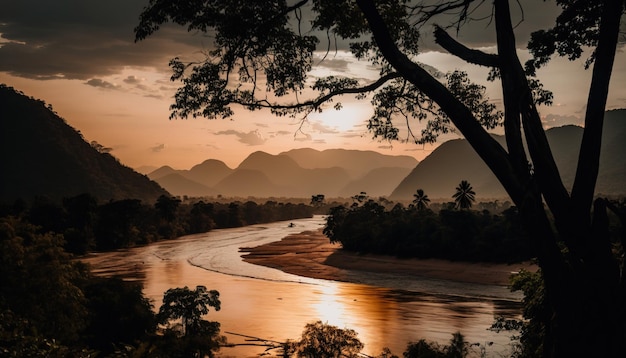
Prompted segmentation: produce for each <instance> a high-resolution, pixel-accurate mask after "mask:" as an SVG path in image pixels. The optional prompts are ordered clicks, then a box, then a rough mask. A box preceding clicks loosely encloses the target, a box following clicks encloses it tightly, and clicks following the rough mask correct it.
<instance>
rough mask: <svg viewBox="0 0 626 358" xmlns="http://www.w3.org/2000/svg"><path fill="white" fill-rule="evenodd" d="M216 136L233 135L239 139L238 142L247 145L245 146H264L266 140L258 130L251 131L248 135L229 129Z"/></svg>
mask: <svg viewBox="0 0 626 358" xmlns="http://www.w3.org/2000/svg"><path fill="white" fill-rule="evenodd" d="M215 134H216V135H234V136H237V138H239V142H241V143H244V144H247V145H262V144H265V142H266V141H267V139H265V138H263V136H262V135H261V133H260V132H259V131H258V130H253V131H250V132H248V133H245V132H239V131H236V130H234V129H229V130H226V131H220V132H217V133H215Z"/></svg>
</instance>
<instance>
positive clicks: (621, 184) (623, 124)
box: [390, 109, 626, 200]
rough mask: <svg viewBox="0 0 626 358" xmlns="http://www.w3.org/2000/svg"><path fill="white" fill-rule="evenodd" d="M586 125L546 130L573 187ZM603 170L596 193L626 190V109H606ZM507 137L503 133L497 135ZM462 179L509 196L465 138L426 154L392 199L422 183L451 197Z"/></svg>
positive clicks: (489, 193)
mask: <svg viewBox="0 0 626 358" xmlns="http://www.w3.org/2000/svg"><path fill="white" fill-rule="evenodd" d="M582 134H583V128H581V127H578V126H573V125H568V126H563V127H556V128H551V129H548V130H547V131H546V136H547V138H548V142H549V143H550V147H551V148H552V154H553V156H554V158H555V161H556V164H557V167H558V168H559V173H560V174H561V178H562V180H563V184H564V185H565V187H566V188H568V189H571V187H572V185H573V183H574V177H575V174H576V165H577V162H578V150H579V147H580V143H581V141H582ZM602 135H603V140H602V152H601V155H600V173H599V175H598V181H597V184H596V194H597V195H624V194H626V160H624V159H625V158H624V156H625V155H626V140H624V138H626V110H625V109H620V110H611V111H607V112H606V114H605V121H604V128H603V134H602ZM494 138H495V139H496V140H497V141H498V142H500V143H501V144H503V143H504V137H502V136H494ZM461 180H467V181H469V182H470V184H471V185H472V187H473V188H474V191H475V192H476V196H477V197H479V198H483V199H489V198H492V199H498V198H508V195H507V194H506V192H505V191H504V188H503V187H502V185H500V183H499V182H498V180H497V179H496V177H495V176H494V175H493V173H492V172H491V170H489V168H488V167H487V165H486V164H485V163H484V162H483V161H482V160H481V159H480V157H479V156H478V155H477V154H476V152H474V150H473V149H472V148H471V147H470V145H469V143H468V142H467V141H466V140H464V139H457V140H451V141H448V142H445V143H442V144H441V145H440V146H439V147H437V149H435V150H434V151H433V152H432V153H431V154H430V155H429V156H428V157H426V158H424V160H422V161H421V162H420V163H419V164H418V165H417V166H416V167H415V168H414V169H413V171H411V173H410V174H409V175H408V176H407V177H406V178H405V179H404V180H403V181H402V182H401V183H400V184H399V185H398V187H397V188H396V189H395V190H393V192H392V193H391V195H390V199H392V200H410V199H412V196H413V194H414V193H415V191H416V190H417V189H423V190H424V192H425V193H426V194H427V195H428V196H429V198H431V199H444V200H452V194H454V192H455V188H456V186H457V185H458V184H459V182H460V181H461Z"/></svg>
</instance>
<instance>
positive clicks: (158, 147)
mask: <svg viewBox="0 0 626 358" xmlns="http://www.w3.org/2000/svg"><path fill="white" fill-rule="evenodd" d="M163 149H165V144H163V143H161V144H157V145H156V146H154V147H152V148H150V150H152V152H154V153H159V152H160V151H162V150H163Z"/></svg>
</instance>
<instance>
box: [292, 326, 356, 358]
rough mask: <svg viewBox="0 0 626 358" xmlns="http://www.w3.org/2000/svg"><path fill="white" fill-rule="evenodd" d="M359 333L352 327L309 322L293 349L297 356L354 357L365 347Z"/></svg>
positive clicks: (307, 357) (322, 357) (323, 357)
mask: <svg viewBox="0 0 626 358" xmlns="http://www.w3.org/2000/svg"><path fill="white" fill-rule="evenodd" d="M357 335H358V334H357V333H356V331H354V330H352V329H341V328H338V327H336V326H332V325H329V324H325V323H322V321H317V322H315V323H308V324H307V325H306V326H305V328H304V331H303V332H302V338H301V339H300V340H299V341H297V342H295V343H294V344H293V347H292V350H293V352H294V353H295V355H296V357H302V358H339V357H345V358H354V357H358V356H359V352H361V350H362V349H363V343H361V341H360V340H359V339H358V338H357Z"/></svg>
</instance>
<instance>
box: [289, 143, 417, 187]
mask: <svg viewBox="0 0 626 358" xmlns="http://www.w3.org/2000/svg"><path fill="white" fill-rule="evenodd" d="M280 154H284V155H286V156H288V157H290V158H292V159H293V160H294V161H295V162H296V163H298V165H300V166H301V167H303V168H307V169H314V168H332V167H341V168H344V169H345V170H346V172H348V174H349V175H350V176H351V177H352V178H354V179H359V178H361V177H363V176H364V175H366V174H368V173H369V172H370V171H371V170H373V169H376V168H383V167H397V168H409V169H412V168H414V167H415V166H416V165H417V163H418V162H417V160H416V159H415V158H413V157H411V156H408V155H386V154H382V153H378V152H374V151H371V150H350V149H326V150H323V151H319V150H315V149H311V148H300V149H292V150H290V151H287V152H283V153H280Z"/></svg>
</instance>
